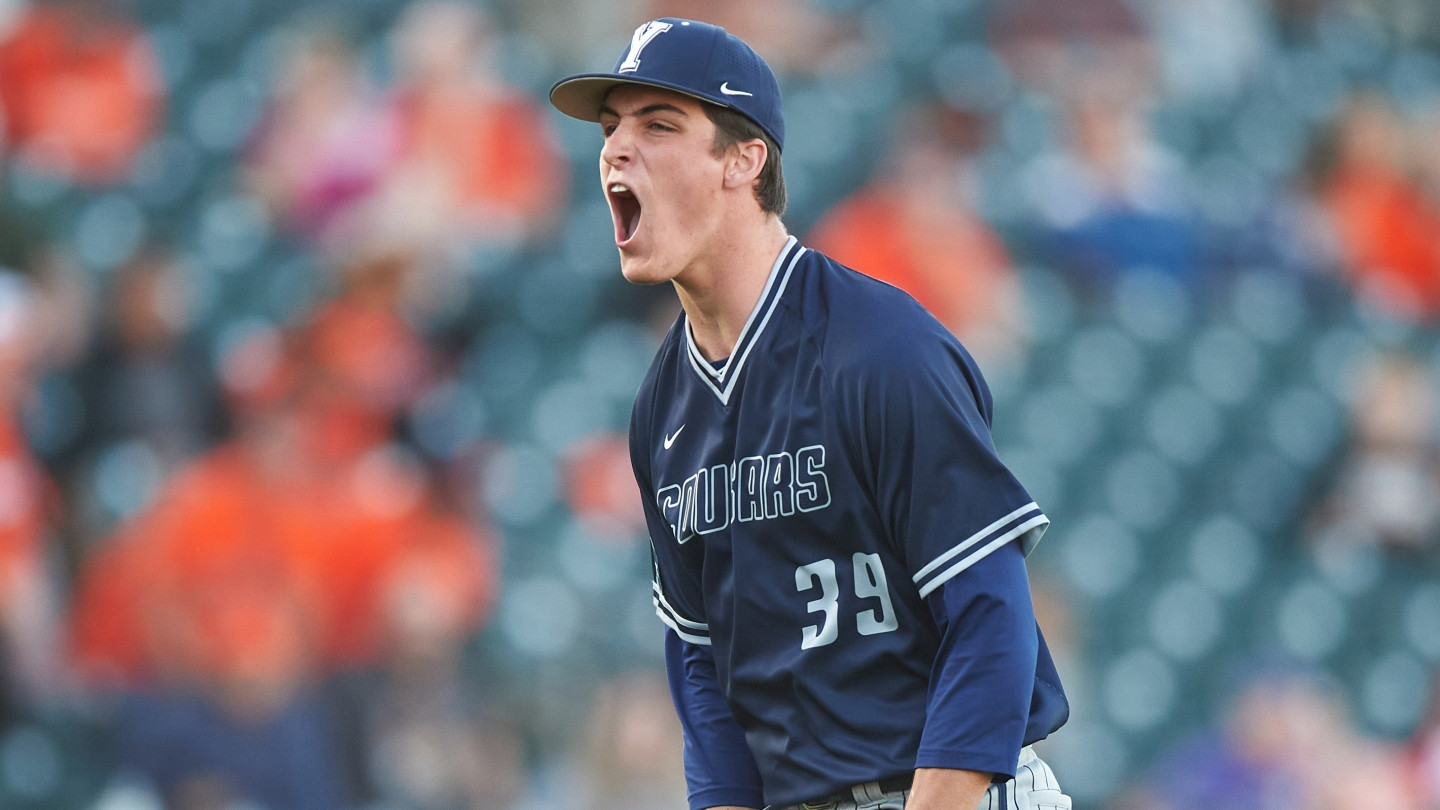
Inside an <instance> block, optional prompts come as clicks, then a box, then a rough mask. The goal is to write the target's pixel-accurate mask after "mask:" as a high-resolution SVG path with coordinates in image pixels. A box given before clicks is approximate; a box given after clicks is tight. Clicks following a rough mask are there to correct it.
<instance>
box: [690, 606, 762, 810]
mask: <svg viewBox="0 0 1440 810" xmlns="http://www.w3.org/2000/svg"><path fill="white" fill-rule="evenodd" d="M665 671H666V674H667V675H668V676H669V681H670V695H671V697H672V698H673V699H674V701H675V712H676V714H677V715H678V716H679V718H680V728H681V733H682V735H683V738H684V742H685V749H684V750H685V784H686V786H687V788H688V794H689V801H690V810H704V808H707V807H720V806H725V805H734V806H737V807H763V806H764V805H765V801H764V799H763V798H762V792H763V791H762V785H761V781H760V770H759V768H757V767H756V765H755V758H754V756H753V755H752V754H751V753H750V748H749V746H748V745H747V744H746V742H745V732H744V731H742V730H741V728H740V724H739V723H737V722H736V721H735V716H734V715H733V714H731V712H730V707H729V705H728V704H727V703H726V702H725V698H724V696H723V695H722V694H721V692H720V683H719V678H718V677H717V676H716V673H715V659H714V658H713V657H712V656H711V654H710V648H709V647H708V646H701V645H697V644H691V643H689V642H687V641H685V640H684V639H683V638H681V637H680V636H679V635H678V634H677V633H666V634H665Z"/></svg>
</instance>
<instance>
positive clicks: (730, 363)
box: [685, 236, 805, 405]
mask: <svg viewBox="0 0 1440 810" xmlns="http://www.w3.org/2000/svg"><path fill="white" fill-rule="evenodd" d="M804 252H805V248H802V247H800V246H799V240H797V239H796V238H795V237H794V236H791V237H790V238H789V239H787V240H786V241H785V246H784V247H783V248H781V249H780V255H779V256H778V257H776V259H775V264H773V265H772V266H771V267H770V275H769V277H768V278H766V279H765V289H764V290H763V291H761V293H760V300H759V301H756V302H755V308H754V309H752V310H750V317H749V318H748V319H746V321H745V327H744V328H743V329H741V330H740V337H739V339H738V340H736V341H735V346H734V348H732V349H731V350H730V357H729V358H728V359H727V360H726V361H725V364H724V365H722V366H720V367H719V368H716V367H715V366H714V365H713V364H712V363H710V361H708V360H706V359H705V356H704V355H702V354H701V353H700V347H698V346H696V345H695V334H694V333H693V332H691V330H690V319H689V318H688V317H687V318H686V319H685V343H686V346H687V347H688V349H689V356H690V367H691V368H692V369H694V370H695V374H696V375H697V376H698V377H699V378H700V382H702V383H704V384H705V387H707V388H709V389H710V391H711V392H712V393H713V394H715V396H716V397H718V398H719V400H720V404H722V405H729V404H730V394H731V392H733V391H734V390H735V381H736V380H738V379H739V378H740V370H741V369H743V368H744V367H745V360H746V358H748V357H749V356H750V350H751V349H753V348H754V347H755V343H756V342H757V341H758V340H759V338H760V334H761V333H762V332H764V331H765V326H766V324H768V323H770V316H771V315H772V314H773V313H774V312H775V306H776V305H777V304H779V303H780V297H781V296H783V295H784V294H785V285H786V284H788V283H789V282H790V273H791V271H793V270H794V269H795V263H796V262H797V261H799V260H800V256H801V254H803V253H804Z"/></svg>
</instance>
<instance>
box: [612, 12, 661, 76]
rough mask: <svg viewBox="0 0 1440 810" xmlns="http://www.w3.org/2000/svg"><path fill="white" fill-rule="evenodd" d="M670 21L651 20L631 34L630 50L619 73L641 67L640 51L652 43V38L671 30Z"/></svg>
mask: <svg viewBox="0 0 1440 810" xmlns="http://www.w3.org/2000/svg"><path fill="white" fill-rule="evenodd" d="M670 27H671V26H670V23H667V22H660V21H659V20H651V21H650V22H647V23H645V24H644V25H642V26H640V27H639V28H636V29H635V33H633V34H631V35H630V51H629V52H628V53H626V54H625V60H624V61H623V62H621V63H620V69H619V70H618V71H617V72H618V73H634V72H635V71H637V70H639V69H640V52H641V51H643V50H645V46H646V45H649V44H650V40H652V39H654V38H655V37H658V36H660V35H661V34H663V33H665V32H666V31H669V30H670Z"/></svg>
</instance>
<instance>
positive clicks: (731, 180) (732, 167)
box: [725, 138, 769, 188]
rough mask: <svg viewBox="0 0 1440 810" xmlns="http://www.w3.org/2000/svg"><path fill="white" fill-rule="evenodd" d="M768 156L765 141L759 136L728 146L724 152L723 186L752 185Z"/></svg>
mask: <svg viewBox="0 0 1440 810" xmlns="http://www.w3.org/2000/svg"><path fill="white" fill-rule="evenodd" d="M768 156H769V151H768V150H767V148H766V146H765V142H764V141H762V140H760V139H759V138H756V139H754V140H750V141H744V142H743V143H737V144H735V145H734V146H732V147H730V149H729V150H727V151H726V153H725V188H749V187H751V186H753V185H754V184H755V179H756V178H758V177H759V176H760V170H761V169H764V168H765V158H766V157H768Z"/></svg>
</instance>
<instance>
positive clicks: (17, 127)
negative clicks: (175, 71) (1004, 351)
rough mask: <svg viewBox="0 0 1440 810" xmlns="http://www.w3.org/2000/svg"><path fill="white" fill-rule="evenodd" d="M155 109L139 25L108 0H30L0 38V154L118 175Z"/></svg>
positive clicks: (155, 86)
mask: <svg viewBox="0 0 1440 810" xmlns="http://www.w3.org/2000/svg"><path fill="white" fill-rule="evenodd" d="M162 114H163V98H162V86H161V82H160V79H159V67H158V64H157V62H156V59H155V55H154V53H153V52H152V50H151V46H150V42H149V40H148V39H147V37H146V35H145V33H144V31H143V30H142V29H141V28H139V27H138V26H137V25H135V24H134V23H133V22H131V21H130V20H128V19H126V18H125V17H124V16H123V15H122V14H121V13H120V12H119V9H118V6H117V4H116V3H114V2H112V0H56V1H55V2H46V3H32V4H30V5H28V6H26V7H25V8H24V9H23V10H22V11H21V16H20V19H19V20H18V22H16V23H15V26H14V28H13V29H12V30H11V31H10V32H9V35H8V37H4V38H3V39H0V125H3V126H0V156H3V155H5V154H6V153H8V152H14V153H16V154H19V155H22V156H23V157H24V159H25V161H26V162H27V163H28V164H30V165H32V166H34V167H36V168H38V169H40V170H42V171H44V172H47V173H50V174H57V175H61V176H65V177H67V178H69V179H71V180H72V181H74V182H76V183H78V184H82V185H86V186H100V185H107V184H111V183H114V182H115V181H117V180H121V179H123V178H124V176H125V174H126V172H127V170H128V169H129V166H130V162H131V160H132V159H133V158H134V157H135V155H136V153H137V152H139V150H140V149H141V147H142V146H144V144H145V142H146V141H147V140H148V139H149V138H150V136H151V135H153V134H154V132H155V130H156V128H157V127H158V126H159V124H160V123H161V119H162Z"/></svg>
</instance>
